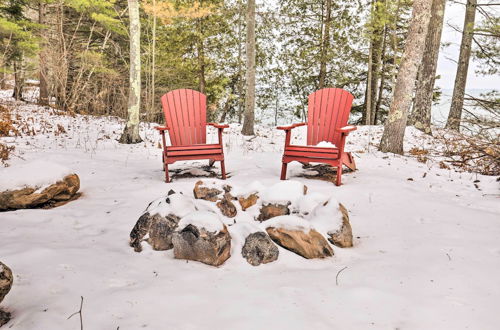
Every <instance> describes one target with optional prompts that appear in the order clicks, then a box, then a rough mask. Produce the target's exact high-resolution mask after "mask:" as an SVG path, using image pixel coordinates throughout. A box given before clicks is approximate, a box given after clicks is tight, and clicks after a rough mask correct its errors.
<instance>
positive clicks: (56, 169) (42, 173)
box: [0, 160, 73, 191]
mask: <svg viewBox="0 0 500 330" xmlns="http://www.w3.org/2000/svg"><path fill="white" fill-rule="evenodd" d="M72 173H73V172H72V171H71V170H70V169H68V168H67V167H64V166H62V165H59V164H56V163H54V162H48V161H44V160H33V161H29V162H25V163H22V164H19V165H17V166H15V167H14V166H12V167H7V168H3V167H1V166H0V191H5V190H17V189H22V188H25V187H32V188H39V189H41V188H44V187H47V186H49V185H51V184H54V183H56V182H57V181H61V180H62V179H63V178H64V177H65V176H66V175H69V174H72Z"/></svg>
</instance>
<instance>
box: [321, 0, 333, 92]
mask: <svg viewBox="0 0 500 330" xmlns="http://www.w3.org/2000/svg"><path fill="white" fill-rule="evenodd" d="M331 16H332V0H326V17H325V23H324V24H323V29H324V32H323V33H322V38H321V58H320V65H319V83H318V89H322V88H324V87H325V80H326V62H327V60H328V56H327V55H328V49H329V48H330V22H331V20H332V17H331Z"/></svg>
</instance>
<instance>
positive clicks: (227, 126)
mask: <svg viewBox="0 0 500 330" xmlns="http://www.w3.org/2000/svg"><path fill="white" fill-rule="evenodd" d="M207 126H213V127H215V128H218V129H224V128H229V125H221V124H216V123H207Z"/></svg>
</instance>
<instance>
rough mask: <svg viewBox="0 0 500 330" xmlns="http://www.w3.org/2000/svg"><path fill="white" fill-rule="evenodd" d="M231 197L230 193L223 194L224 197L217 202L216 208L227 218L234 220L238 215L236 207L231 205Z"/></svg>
mask: <svg viewBox="0 0 500 330" xmlns="http://www.w3.org/2000/svg"><path fill="white" fill-rule="evenodd" d="M233 199H234V198H233V196H231V194H230V193H225V194H224V197H223V198H222V199H221V200H220V201H218V202H217V207H218V208H219V209H220V211H221V212H222V214H224V215H225V216H226V217H228V218H234V217H235V216H236V214H237V213H238V210H236V206H235V205H234V203H233Z"/></svg>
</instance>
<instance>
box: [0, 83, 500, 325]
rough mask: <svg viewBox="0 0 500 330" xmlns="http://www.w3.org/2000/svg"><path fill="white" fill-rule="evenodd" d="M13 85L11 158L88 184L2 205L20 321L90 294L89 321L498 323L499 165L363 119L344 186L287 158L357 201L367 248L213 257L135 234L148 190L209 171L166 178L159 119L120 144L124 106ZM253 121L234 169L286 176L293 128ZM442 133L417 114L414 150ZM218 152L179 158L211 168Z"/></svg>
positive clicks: (236, 173)
mask: <svg viewBox="0 0 500 330" xmlns="http://www.w3.org/2000/svg"><path fill="white" fill-rule="evenodd" d="M8 93H9V92H8V91H2V92H1V99H2V102H1V103H2V104H3V105H4V106H5V107H7V108H10V109H12V113H11V115H12V117H13V118H14V119H15V122H17V124H16V125H17V129H18V131H19V134H20V136H16V137H4V138H0V142H2V143H4V144H6V145H10V146H14V147H15V150H14V151H13V154H12V157H11V159H10V160H9V161H8V164H9V165H10V167H11V168H14V167H17V166H21V165H22V164H25V163H26V162H27V161H35V160H43V161H49V162H53V163H57V164H59V165H61V166H63V167H64V168H68V169H70V170H72V171H73V172H75V173H77V174H78V175H79V176H80V180H81V190H80V191H81V192H82V194H83V195H82V196H81V197H80V198H79V199H77V200H75V201H73V202H71V203H68V204H66V205H64V206H61V207H58V208H54V209H49V210H43V209H38V210H18V211H12V212H3V213H0V260H1V261H2V262H4V263H5V264H7V265H9V267H10V268H11V269H12V271H13V273H14V275H15V279H14V286H13V288H12V290H11V292H10V293H9V295H8V296H7V297H6V299H5V300H4V301H3V302H2V307H3V308H5V309H6V310H8V311H10V312H11V313H12V315H13V319H12V320H11V321H10V323H8V324H7V325H6V328H8V329H40V330H43V329H50V330H56V329H80V323H79V320H78V316H75V317H72V318H71V319H69V320H68V316H70V315H71V314H72V313H74V312H76V311H78V309H79V307H80V297H81V296H82V297H83V298H84V303H83V311H82V314H83V324H84V329H117V328H119V329H121V330H123V329H142V328H145V329H154V330H156V329H158V330H160V329H366V328H369V329H498V324H499V322H500V316H499V314H498V313H497V312H496V311H497V307H496V306H497V301H498V298H499V297H500V286H499V285H498V279H499V278H500V240H499V237H500V202H499V191H498V188H499V186H498V182H497V181H496V179H497V178H496V177H487V176H482V175H478V174H473V173H460V172H457V171H455V170H453V169H444V168H441V167H442V166H440V165H439V160H433V159H428V160H427V161H426V160H424V161H423V162H422V161H418V159H417V158H418V156H416V155H415V156H413V155H405V156H399V155H392V154H383V153H380V152H378V151H377V148H376V145H377V144H378V142H379V141H380V136H381V133H382V127H375V126H371V127H369V126H368V127H360V128H359V129H358V131H355V132H354V133H352V134H351V135H350V136H349V137H348V141H347V149H348V150H349V151H352V152H353V153H354V156H355V160H356V163H357V166H358V171H356V172H353V173H345V175H344V177H343V185H342V186H340V187H337V186H335V185H334V184H332V183H329V182H325V181H321V180H312V179H306V178H304V177H302V176H300V175H301V173H302V174H303V173H304V169H302V166H301V164H299V163H291V164H290V166H289V171H288V177H289V178H290V179H293V180H297V181H300V182H302V183H304V184H305V185H307V186H308V189H309V191H311V192H318V193H322V194H324V195H328V196H329V195H333V196H334V197H335V199H336V200H338V201H339V202H341V203H342V204H343V205H345V206H346V208H347V209H348V210H349V212H350V219H351V220H350V221H351V224H352V227H353V233H354V237H355V241H354V247H353V248H346V249H341V248H337V247H333V249H334V252H335V256H334V257H333V258H327V259H323V260H306V259H304V258H301V257H300V256H298V255H296V254H294V253H292V252H290V251H287V250H284V249H282V248H280V251H279V252H280V257H279V259H278V260H277V261H276V262H273V263H270V264H266V265H261V266H258V267H253V266H251V265H249V264H248V263H247V262H246V261H245V260H244V259H243V257H242V256H241V251H239V250H238V249H235V248H234V247H233V250H232V251H231V254H232V258H231V259H229V260H228V261H227V262H226V263H225V264H224V265H222V266H221V267H219V268H214V267H210V266H207V265H204V264H201V263H197V262H185V261H181V260H175V259H174V258H173V254H172V251H171V250H170V251H166V252H158V251H153V250H152V249H151V248H150V247H149V246H148V245H147V244H144V248H145V249H144V251H142V253H136V252H134V250H133V249H132V248H130V247H129V246H128V239H129V233H130V230H131V229H132V227H133V226H134V224H135V222H136V221H137V219H138V217H139V216H140V215H141V214H142V213H143V211H144V209H145V208H146V206H147V205H148V203H149V202H151V201H153V200H155V199H157V198H158V197H160V196H163V195H166V194H167V192H168V191H169V190H170V189H173V190H175V191H178V192H183V193H184V194H186V195H190V196H191V195H192V189H193V186H194V183H195V182H196V181H197V180H198V178H177V179H175V178H174V181H173V183H170V184H166V183H164V181H163V179H164V173H163V172H162V166H161V165H162V164H161V149H159V147H158V143H159V141H160V139H159V136H158V134H157V132H156V131H155V130H154V129H153V127H154V126H155V125H153V124H151V125H149V124H145V125H143V126H142V129H141V134H142V136H143V138H144V140H145V142H144V143H141V144H137V145H121V144H119V143H118V142H116V139H117V138H118V136H119V134H120V133H121V131H122V129H123V121H122V120H120V119H117V118H98V117H91V116H80V115H75V116H68V115H64V114H61V113H58V111H57V110H54V109H49V108H40V107H38V106H35V105H29V104H24V103H15V102H14V101H12V100H11V99H10V98H8V97H7V95H8ZM240 130H241V127H240V126H239V125H236V124H231V127H230V129H228V130H227V132H225V134H224V143H225V153H226V169H227V171H228V177H229V178H228V179H227V180H226V181H227V183H228V184H231V185H235V186H250V185H263V186H271V185H272V184H275V183H277V182H278V181H279V174H280V167H281V153H282V148H283V144H284V133H283V132H281V131H277V130H275V129H274V128H268V127H259V128H258V129H257V137H255V138H248V137H243V136H242V135H240V134H239V132H240ZM209 134H210V136H209V140H211V141H215V139H216V132H215V131H210V132H209ZM293 134H294V135H293V136H292V141H293V143H296V144H300V143H304V140H305V129H304V127H301V128H297V129H296V130H294V132H293ZM437 143H438V142H437V141H435V140H433V139H432V138H430V137H428V136H423V135H422V134H421V133H419V132H418V131H416V130H414V129H412V128H408V131H407V141H406V145H405V150H406V151H408V150H410V149H412V148H415V149H426V148H430V147H431V146H432V147H436V148H438V147H439V145H436V144H437ZM421 160H422V159H421ZM204 165H206V162H197V161H193V162H179V163H176V164H174V165H173V166H172V170H187V171H189V170H193V169H194V170H193V171H192V172H193V173H197V174H203V173H206V172H205V170H204V168H203V167H202V166H204ZM215 166H216V171H217V173H219V172H220V168H219V167H218V166H219V164H218V163H216V165H215ZM4 170H5V169H4V168H3V167H0V173H1V171H4ZM0 177H1V176H0ZM35 177H36V174H35V173H33V178H34V180H35ZM257 181H258V182H259V183H256V182H257ZM0 185H1V183H0ZM342 269H343V270H342ZM341 270H342V272H341V273H339V271H341Z"/></svg>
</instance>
